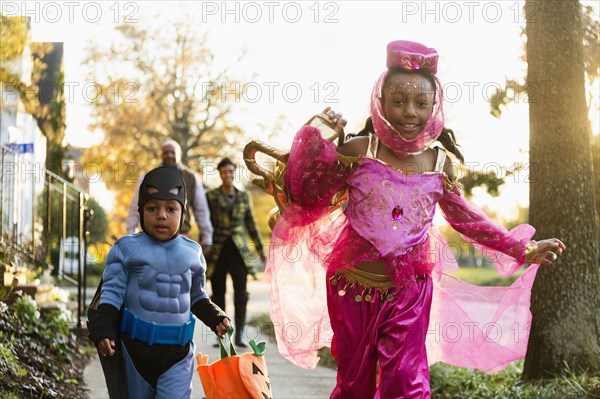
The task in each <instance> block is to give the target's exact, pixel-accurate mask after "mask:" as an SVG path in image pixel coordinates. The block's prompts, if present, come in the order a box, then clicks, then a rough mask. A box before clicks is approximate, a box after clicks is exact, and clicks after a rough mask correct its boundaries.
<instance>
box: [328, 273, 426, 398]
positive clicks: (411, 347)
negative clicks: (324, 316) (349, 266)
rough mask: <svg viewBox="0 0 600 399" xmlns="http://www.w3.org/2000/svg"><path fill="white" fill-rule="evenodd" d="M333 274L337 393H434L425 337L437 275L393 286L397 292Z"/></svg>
mask: <svg viewBox="0 0 600 399" xmlns="http://www.w3.org/2000/svg"><path fill="white" fill-rule="evenodd" d="M328 279H329V280H328V284H327V303H328V308H329V317H330V319H331V325H332V329H333V332H334V337H333V341H332V348H331V349H332V354H333V356H334V357H335V359H336V360H337V362H338V372H337V384H336V387H335V389H334V390H333V393H332V394H331V398H332V399H333V398H336V399H337V398H340V399H352V398H357V399H365V398H381V399H392V398H398V399H399V398H402V399H417V398H418V399H428V398H430V397H431V392H430V388H429V368H428V364H427V353H426V350H425V337H426V334H427V328H428V325H429V311H430V308H431V296H432V289H433V285H432V282H431V278H430V277H426V278H424V279H421V280H420V281H418V282H417V283H415V284H413V285H412V287H406V288H402V289H398V290H395V289H392V290H390V293H391V294H392V295H389V293H387V294H386V293H385V291H384V292H383V293H382V292H381V291H380V290H370V291H367V292H368V294H369V295H368V296H366V295H365V287H363V286H362V285H360V284H358V283H354V284H350V283H349V282H348V281H347V280H346V278H345V277H344V276H343V275H342V276H341V277H339V275H336V276H334V277H332V275H331V274H330V275H328ZM332 281H333V283H334V284H335V285H334V284H332ZM341 290H343V296H342V295H340V294H341V293H340V291H341ZM359 296H360V299H359ZM378 362H379V367H380V370H379V383H378V384H377V381H376V371H377V363H378Z"/></svg>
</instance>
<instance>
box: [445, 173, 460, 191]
mask: <svg viewBox="0 0 600 399" xmlns="http://www.w3.org/2000/svg"><path fill="white" fill-rule="evenodd" d="M454 187H456V188H458V189H459V190H462V188H463V186H462V184H460V182H459V181H458V179H456V178H454V180H450V179H449V178H448V176H447V175H446V174H445V173H444V188H445V189H446V190H448V191H452V190H453V189H454Z"/></svg>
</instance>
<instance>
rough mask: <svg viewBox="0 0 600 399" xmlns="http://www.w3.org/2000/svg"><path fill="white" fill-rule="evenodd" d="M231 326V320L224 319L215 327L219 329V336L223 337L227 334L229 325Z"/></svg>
mask: <svg viewBox="0 0 600 399" xmlns="http://www.w3.org/2000/svg"><path fill="white" fill-rule="evenodd" d="M230 326H231V320H229V319H223V321H222V322H220V323H219V324H217V327H216V328H215V330H217V331H216V332H217V335H218V336H219V338H223V337H224V336H225V334H226V333H227V330H229V327H230Z"/></svg>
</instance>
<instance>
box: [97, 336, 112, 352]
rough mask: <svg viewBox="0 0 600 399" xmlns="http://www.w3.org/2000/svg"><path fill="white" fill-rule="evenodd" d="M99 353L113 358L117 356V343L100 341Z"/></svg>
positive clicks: (109, 340)
mask: <svg viewBox="0 0 600 399" xmlns="http://www.w3.org/2000/svg"><path fill="white" fill-rule="evenodd" d="M98 352H100V354H101V355H102V356H112V355H114V354H115V341H113V340H112V339H108V338H104V339H101V340H100V341H98Z"/></svg>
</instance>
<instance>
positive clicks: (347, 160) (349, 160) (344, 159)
mask: <svg viewBox="0 0 600 399" xmlns="http://www.w3.org/2000/svg"><path fill="white" fill-rule="evenodd" d="M338 161H340V162H341V163H342V164H344V165H345V166H351V165H352V164H354V163H357V162H358V161H360V157H353V156H350V155H344V154H340V153H339V152H338Z"/></svg>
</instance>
